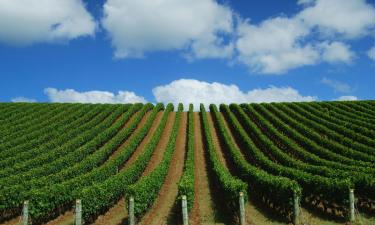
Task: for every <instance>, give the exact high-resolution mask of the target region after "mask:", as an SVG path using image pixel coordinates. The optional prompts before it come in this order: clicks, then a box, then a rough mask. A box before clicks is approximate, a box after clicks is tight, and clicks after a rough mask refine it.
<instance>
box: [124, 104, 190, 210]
mask: <svg viewBox="0 0 375 225" xmlns="http://www.w3.org/2000/svg"><path fill="white" fill-rule="evenodd" d="M182 111H183V105H182V104H179V105H178V111H177V113H176V117H175V121H174V123H173V128H172V131H171V134H170V137H169V140H168V144H167V147H166V149H165V151H164V155H163V159H162V161H161V162H160V164H159V165H158V166H157V167H156V168H155V169H154V170H153V171H152V172H151V173H150V174H149V175H148V176H144V177H141V178H140V180H138V181H137V182H136V183H134V184H132V185H130V186H128V188H127V189H126V191H125V193H126V195H127V196H133V197H134V213H135V215H136V216H140V215H142V214H143V213H145V212H146V211H147V210H148V209H149V208H150V207H151V206H152V204H153V203H154V201H155V199H156V198H157V196H158V193H159V191H160V188H161V187H162V185H163V183H164V181H165V177H166V176H167V174H168V171H169V168H170V163H171V159H172V156H173V152H174V150H175V147H176V140H177V135H178V130H179V126H180V122H181V114H182Z"/></svg>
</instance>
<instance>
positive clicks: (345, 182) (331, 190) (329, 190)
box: [230, 104, 352, 210]
mask: <svg viewBox="0 0 375 225" xmlns="http://www.w3.org/2000/svg"><path fill="white" fill-rule="evenodd" d="M230 108H231V110H232V111H233V113H234V114H236V116H237V117H238V119H239V120H240V123H242V124H244V123H251V122H250V121H249V118H248V117H247V116H246V114H245V113H244V112H243V111H242V109H241V108H240V107H239V106H238V105H236V104H231V105H230ZM237 123H238V121H237ZM235 135H236V136H237V140H239V142H240V143H241V146H242V148H243V149H244V150H245V154H247V156H248V158H249V160H250V161H251V162H252V163H254V164H255V165H257V166H258V167H260V168H262V169H263V170H265V171H267V172H269V173H272V174H274V175H279V176H284V177H288V178H290V179H292V180H295V181H297V182H298V184H299V185H301V187H302V188H303V189H302V193H303V195H304V197H308V198H314V199H315V200H318V199H319V200H321V199H324V201H322V202H321V203H322V204H323V205H328V204H329V206H332V205H333V204H335V205H338V206H340V207H341V208H340V209H341V210H345V209H346V204H347V199H348V195H349V189H350V188H351V187H352V184H351V182H350V180H349V179H333V178H327V177H322V176H318V175H313V174H311V173H307V172H304V171H301V170H298V169H295V168H290V167H285V166H282V165H280V164H277V163H275V162H273V161H271V160H270V159H269V158H267V157H266V156H265V155H264V154H263V153H262V152H261V151H260V150H259V149H258V147H257V146H256V145H255V144H254V142H253V140H252V139H250V138H249V136H248V134H247V133H246V132H245V131H244V130H243V128H242V126H241V127H237V129H235Z"/></svg>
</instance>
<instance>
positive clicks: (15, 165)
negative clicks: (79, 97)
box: [0, 107, 115, 177]
mask: <svg viewBox="0 0 375 225" xmlns="http://www.w3.org/2000/svg"><path fill="white" fill-rule="evenodd" d="M114 109H115V108H112V107H105V108H103V107H97V108H95V109H94V110H91V111H89V112H86V110H84V111H83V115H80V114H78V115H76V116H81V117H80V118H79V117H78V119H76V120H74V121H72V122H70V123H68V124H69V126H63V127H64V128H62V129H61V130H62V131H60V132H59V133H60V136H59V138H55V139H53V140H52V141H51V142H47V143H44V144H42V145H40V146H38V147H37V148H34V149H30V150H28V151H23V152H22V153H19V154H16V155H15V156H14V157H8V158H6V159H4V160H2V161H0V168H6V169H4V170H2V171H0V177H4V176H6V175H5V174H8V175H16V174H19V173H21V172H23V171H26V170H29V169H31V168H34V167H35V166H38V165H40V164H39V163H38V162H42V163H43V164H45V163H47V162H48V161H44V160H43V161H40V160H38V158H41V157H42V156H43V155H45V154H51V153H52V151H51V149H53V153H54V154H55V153H57V152H59V151H57V150H59V149H61V148H62V147H65V146H66V145H69V144H70V143H74V144H75V142H74V139H80V138H81V137H80V135H81V134H82V133H84V132H85V131H87V130H90V129H93V128H94V127H95V126H96V125H97V124H98V123H100V122H101V121H103V120H104V119H105V118H106V117H107V116H108V115H109V114H110V113H111V112H112V111H113V110H114ZM64 131H68V132H64ZM75 146H76V147H78V146H79V144H78V145H77V144H76V145H75ZM32 162H36V163H32ZM28 165H29V166H28Z"/></svg>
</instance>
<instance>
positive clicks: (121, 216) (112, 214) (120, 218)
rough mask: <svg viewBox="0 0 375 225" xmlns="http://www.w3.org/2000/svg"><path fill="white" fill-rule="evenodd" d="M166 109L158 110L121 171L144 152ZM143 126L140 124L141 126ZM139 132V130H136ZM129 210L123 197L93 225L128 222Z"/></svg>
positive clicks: (111, 224)
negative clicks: (148, 128)
mask: <svg viewBox="0 0 375 225" xmlns="http://www.w3.org/2000/svg"><path fill="white" fill-rule="evenodd" d="M163 113H164V111H160V112H158V114H157V116H156V118H155V120H154V122H153V123H152V126H151V128H150V130H149V132H148V133H147V135H146V137H145V138H144V139H143V140H142V141H141V143H140V144H139V145H138V147H137V148H136V150H135V152H134V153H133V154H132V156H131V157H130V159H129V160H128V161H127V162H126V163H125V164H124V165H123V166H122V167H121V168H120V171H122V170H124V169H125V168H127V167H128V166H129V165H131V164H132V163H133V162H134V161H135V160H137V158H138V156H139V155H140V154H141V153H142V152H143V149H144V147H145V146H146V145H147V143H148V142H149V141H150V139H151V137H152V135H153V134H154V133H155V131H156V128H157V127H158V125H159V123H160V121H161V118H162V116H163ZM141 127H142V126H139V128H141ZM135 132H137V131H135ZM127 217H128V215H127V210H126V208H125V198H121V199H120V200H119V201H118V202H117V203H116V204H115V205H114V206H113V207H112V208H110V209H109V210H108V211H107V212H106V213H105V214H103V215H101V216H99V217H98V218H97V219H96V221H95V222H94V223H93V225H119V224H126V221H127Z"/></svg>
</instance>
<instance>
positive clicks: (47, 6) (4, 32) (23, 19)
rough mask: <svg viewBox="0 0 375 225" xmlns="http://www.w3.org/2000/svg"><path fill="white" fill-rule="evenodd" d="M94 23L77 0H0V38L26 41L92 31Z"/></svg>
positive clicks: (63, 38) (18, 42)
mask: <svg viewBox="0 0 375 225" xmlns="http://www.w3.org/2000/svg"><path fill="white" fill-rule="evenodd" d="M95 28H96V24H95V22H94V19H93V17H92V16H91V15H90V13H89V12H88V11H87V10H86V9H85V6H84V4H83V2H82V1H81V0H63V1H62V0H1V1H0V42H5V43H9V44H14V45H28V44H32V43H36V42H56V41H57V42H60V41H67V40H70V39H74V38H77V37H80V36H88V35H93V34H94V32H95Z"/></svg>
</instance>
